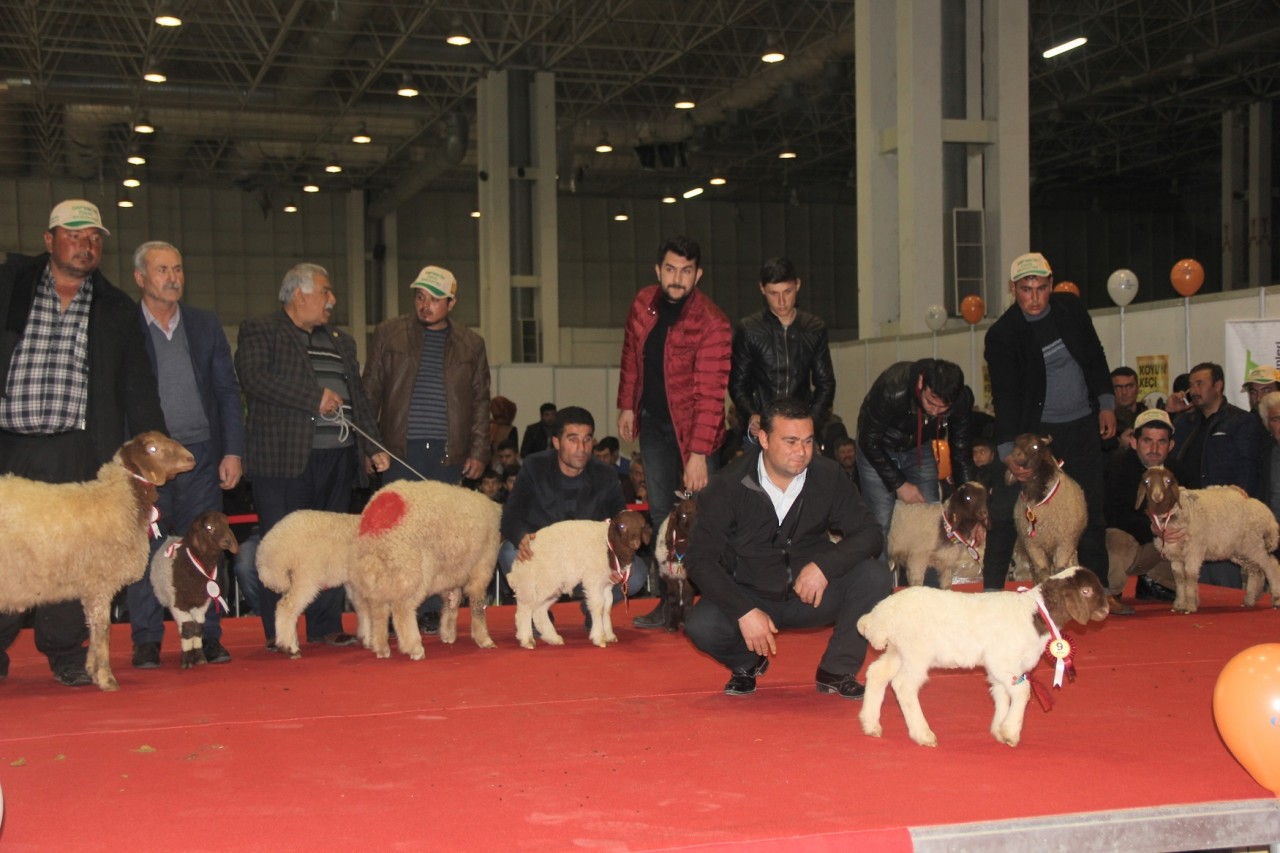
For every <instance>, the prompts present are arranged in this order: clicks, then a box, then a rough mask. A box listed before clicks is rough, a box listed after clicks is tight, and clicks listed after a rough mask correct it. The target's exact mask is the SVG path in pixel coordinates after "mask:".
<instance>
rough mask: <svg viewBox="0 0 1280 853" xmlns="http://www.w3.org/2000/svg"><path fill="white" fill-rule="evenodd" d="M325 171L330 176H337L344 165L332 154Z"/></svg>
mask: <svg viewBox="0 0 1280 853" xmlns="http://www.w3.org/2000/svg"><path fill="white" fill-rule="evenodd" d="M324 170H325V171H326V172H328V173H329V174H330V175H336V174H338V173H339V172H341V171H342V164H341V163H339V162H338V158H337V157H334V156H333V155H332V154H330V155H329V162H328V163H326V164H325V167H324Z"/></svg>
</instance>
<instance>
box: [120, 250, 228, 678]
mask: <svg viewBox="0 0 1280 853" xmlns="http://www.w3.org/2000/svg"><path fill="white" fill-rule="evenodd" d="M133 278H134V281H136V282H137V284H138V288H139V289H140V290H141V291H142V301H141V302H140V303H139V305H138V321H139V323H140V325H141V327H142V333H143V335H145V336H146V344H147V355H148V356H149V357H150V360H151V367H152V369H154V370H155V372H156V377H157V379H158V381H159V383H160V405H161V406H162V407H163V408H164V419H165V422H166V423H167V424H168V426H169V434H170V436H172V437H173V438H174V439H176V440H178V441H180V442H182V444H183V446H184V447H186V448H187V450H190V451H191V454H192V455H193V456H195V458H196V467H195V468H194V469H193V470H191V471H188V472H186V473H185V474H179V475H178V476H177V478H175V479H174V480H173V482H171V483H167V484H165V485H164V486H161V487H160V491H159V498H158V500H157V502H156V506H157V507H158V508H159V510H160V523H161V524H162V525H163V526H164V527H165V528H167V530H168V531H169V532H171V533H173V534H174V535H177V536H181V535H183V534H184V533H186V532H187V528H188V527H189V526H190V525H191V522H192V521H194V520H195V517H196V516H197V515H199V514H200V513H202V512H207V511H208V510H220V509H222V491H221V490H222V489H233V488H235V486H236V483H238V482H240V470H241V466H240V460H241V458H242V457H243V456H244V410H243V408H242V404H241V402H240V383H239V382H237V381H236V372H235V369H234V368H233V367H232V365H231V346H230V345H229V344H228V343H227V336H226V333H224V332H223V331H222V323H221V321H220V320H218V315H217V314H214V313H213V312H212V311H203V310H201V309H199V308H193V307H191V306H190V305H180V304H179V303H180V301H181V299H182V293H183V289H184V288H185V287H186V274H185V272H184V271H183V267H182V254H181V253H180V252H179V251H178V250H177V249H176V248H175V247H174V246H172V245H170V244H169V243H163V242H160V241H151V242H148V243H143V244H142V245H141V246H139V247H138V248H137V249H136V250H135V251H134V253H133ZM220 487H221V488H220ZM162 541H163V540H160V539H156V540H154V547H156V548H158V547H159V545H160V543H161V542H162ZM210 569H213V570H215V571H216V570H217V567H216V566H210ZM150 571H151V570H150V567H148V569H147V574H145V575H143V577H142V579H141V580H139V581H137V582H135V583H132V584H130V585H129V587H128V591H127V596H128V601H129V622H130V623H131V625H132V626H133V665H134V666H135V667H137V668H138V669H154V668H155V667H157V666H159V665H160V641H161V639H162V638H163V637H164V610H163V608H162V607H161V606H160V602H159V601H157V600H156V595H155V590H154V589H153V588H152V586H151V577H150ZM203 634H204V647H203V651H204V656H205V660H207V661H208V662H209V663H227V662H229V661H230V660H231V653H230V652H228V651H227V650H226V648H225V647H224V646H223V645H222V642H221V639H222V617H221V614H220V612H219V606H218V604H217V602H216V601H210V602H209V609H208V613H207V614H206V616H205V621H204V632H203Z"/></svg>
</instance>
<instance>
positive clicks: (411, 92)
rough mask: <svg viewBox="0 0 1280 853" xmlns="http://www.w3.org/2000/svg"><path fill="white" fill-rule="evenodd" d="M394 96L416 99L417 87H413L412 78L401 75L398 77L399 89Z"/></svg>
mask: <svg viewBox="0 0 1280 853" xmlns="http://www.w3.org/2000/svg"><path fill="white" fill-rule="evenodd" d="M396 94H397V95H399V96H400V97H402V98H416V97H418V95H419V92H418V87H417V86H415V85H413V78H412V77H410V76H409V75H408V74H405V75H402V76H401V77H400V87H399V88H397V89H396Z"/></svg>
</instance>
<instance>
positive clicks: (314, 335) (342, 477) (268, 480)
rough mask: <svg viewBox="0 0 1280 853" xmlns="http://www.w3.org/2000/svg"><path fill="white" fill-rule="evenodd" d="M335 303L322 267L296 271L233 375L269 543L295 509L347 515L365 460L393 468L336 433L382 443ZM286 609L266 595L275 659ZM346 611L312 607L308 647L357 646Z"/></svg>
mask: <svg viewBox="0 0 1280 853" xmlns="http://www.w3.org/2000/svg"><path fill="white" fill-rule="evenodd" d="M336 301H337V300H336V298H335V297H334V295H333V285H332V283H331V282H330V280H329V273H328V272H327V271H325V268H324V267H322V266H319V265H317V264H305V263H304V264H297V265H295V266H294V267H292V268H291V269H290V270H289V271H288V272H287V273H285V276H284V282H283V284H282V285H281V286H280V303H281V310H280V311H277V312H275V313H274V314H269V315H267V316H265V317H256V318H253V319H250V320H246V321H245V322H244V323H242V324H241V326H240V337H239V343H238V346H237V347H236V358H235V364H236V373H237V374H239V376H240V384H241V386H242V387H243V388H244V394H245V400H246V401H247V402H248V404H249V418H248V428H247V432H246V438H247V440H246V443H245V444H246V446H245V459H244V468H245V475H246V476H248V477H249V478H250V479H251V480H252V483H253V502H254V504H255V506H256V507H257V510H258V529H259V530H260V531H261V533H262V535H263V537H266V535H267V534H268V533H270V532H271V528H272V527H274V526H275V525H276V524H277V523H278V522H279V521H280V519H282V518H284V517H285V516H286V515H288V514H289V513H291V512H293V511H294V510H297V509H318V510H325V511H328V512H347V511H349V510H350V509H351V487H352V485H353V483H356V482H357V481H358V482H359V483H360V484H361V485H364V484H365V483H366V482H367V477H368V474H367V471H366V467H365V464H364V461H365V459H366V458H367V459H368V462H369V467H371V468H372V469H373V470H375V471H386V470H387V469H388V468H389V467H390V463H391V457H389V456H388V455H387V454H386V453H385V452H381V451H379V452H374V450H375V448H374V446H373V445H372V444H370V443H369V441H368V440H367V439H365V438H364V437H363V436H359V435H357V434H356V433H355V432H347V431H345V430H342V429H340V428H339V425H338V423H337V417H338V416H339V415H340V414H341V415H345V416H346V418H347V419H348V420H350V421H352V422H353V423H355V425H356V426H358V427H359V428H360V429H361V430H363V431H364V432H366V433H368V434H369V435H371V436H373V437H374V438H375V439H376V440H377V441H378V442H379V443H381V441H382V439H381V436H380V435H379V433H378V424H377V420H376V418H375V417H374V415H373V408H372V407H371V406H370V405H369V401H368V400H367V399H366V398H365V395H364V390H363V388H362V387H361V385H360V367H359V364H357V362H356V342H355V339H354V338H352V337H351V336H350V335H348V334H347V333H346V332H343V331H341V330H339V329H336V328H332V327H330V326H329V325H328V323H329V320H330V319H331V318H332V315H333V306H334V304H335V303H336ZM357 450H358V453H357ZM279 601H280V596H279V594H278V593H276V592H274V591H272V590H270V589H267V588H266V587H265V586H264V587H263V588H262V598H261V602H260V603H261V607H260V611H261V615H262V625H263V628H264V629H265V631H266V635H267V648H268V649H269V650H272V651H274V650H275V630H276V624H275V620H276V604H277V603H278V602H279ZM342 601H343V592H342V589H341V587H338V588H334V589H328V590H325V591H324V592H322V593H320V595H319V596H317V597H316V600H315V601H313V602H311V606H310V607H308V608H307V609H306V617H307V641H308V642H312V643H325V644H327V645H331V646H349V645H352V644H353V643H355V641H356V638H355V637H353V636H352V635H351V634H348V633H345V632H343V630H342Z"/></svg>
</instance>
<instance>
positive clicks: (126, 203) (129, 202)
mask: <svg viewBox="0 0 1280 853" xmlns="http://www.w3.org/2000/svg"><path fill="white" fill-rule="evenodd" d="M116 207H133V199H131V198H129V196H128V195H125V196H124V197H123V198H122V199H120V200H119V201H117V202H116Z"/></svg>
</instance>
